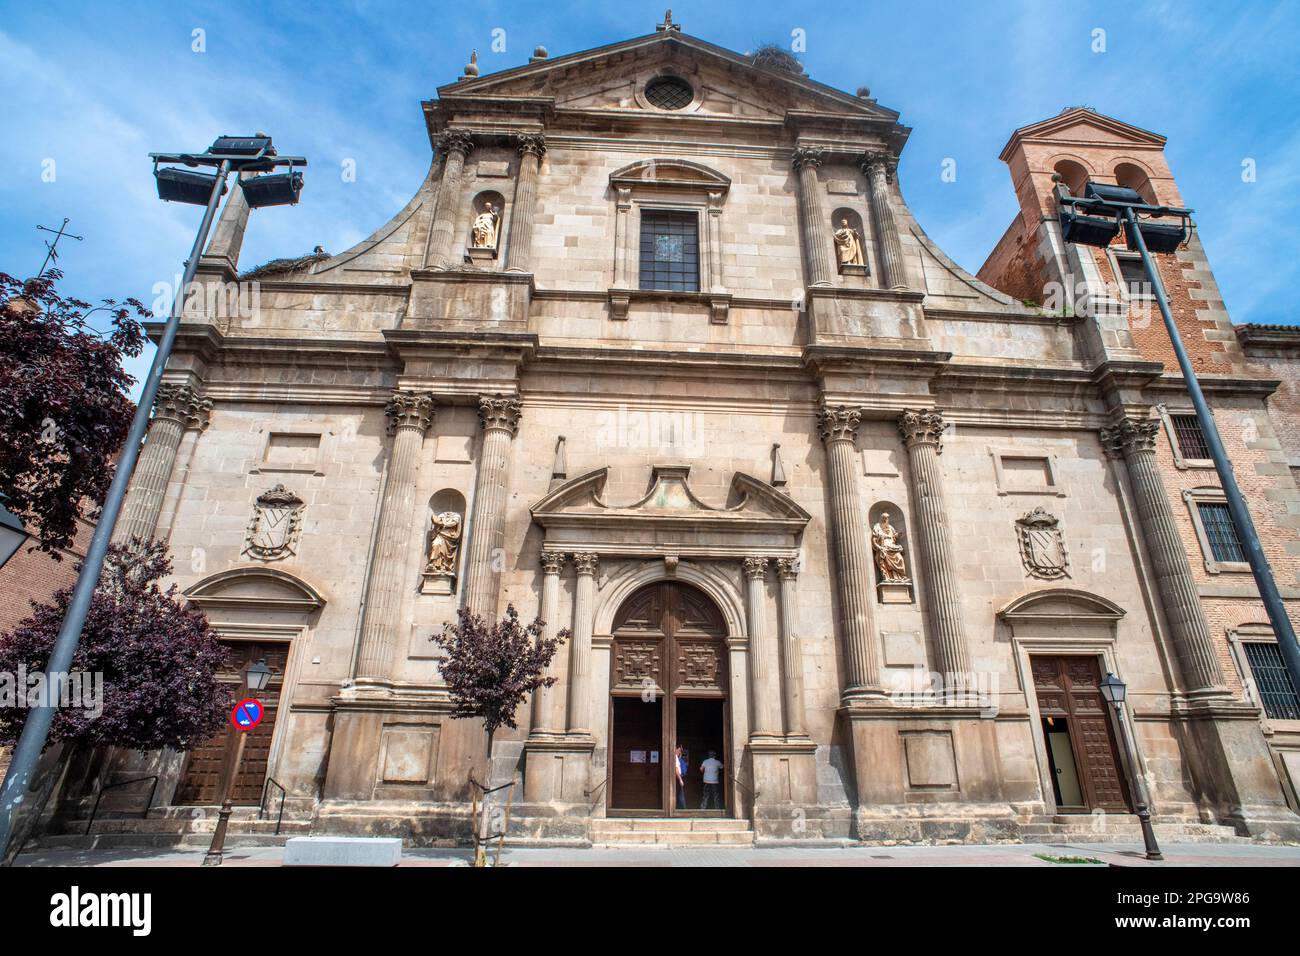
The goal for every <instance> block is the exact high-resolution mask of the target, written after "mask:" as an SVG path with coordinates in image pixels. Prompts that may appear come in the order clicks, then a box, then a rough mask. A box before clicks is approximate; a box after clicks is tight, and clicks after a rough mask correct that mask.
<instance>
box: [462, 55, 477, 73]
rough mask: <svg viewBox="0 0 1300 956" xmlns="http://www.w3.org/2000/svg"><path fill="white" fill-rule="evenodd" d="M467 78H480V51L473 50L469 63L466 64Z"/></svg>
mask: <svg viewBox="0 0 1300 956" xmlns="http://www.w3.org/2000/svg"><path fill="white" fill-rule="evenodd" d="M465 75H466V76H478V50H471V51H470V53H469V62H468V63H466V64H465Z"/></svg>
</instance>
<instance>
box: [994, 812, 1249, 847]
mask: <svg viewBox="0 0 1300 956" xmlns="http://www.w3.org/2000/svg"><path fill="white" fill-rule="evenodd" d="M1152 828H1153V829H1154V830H1155V834H1156V839H1157V840H1168V841H1169V842H1171V843H1250V842H1251V840H1250V838H1249V837H1243V836H1239V835H1238V834H1237V831H1236V830H1234V829H1233V828H1232V827H1230V826H1221V825H1219V824H1214V823H1193V822H1181V821H1169V822H1162V823H1153V824H1152ZM1020 839H1021V840H1022V841H1024V842H1025V843H1134V842H1136V843H1141V842H1142V825H1141V824H1140V823H1139V822H1138V818H1137V817H1136V816H1134V815H1133V814H1128V813H1108V814H1105V815H1104V816H1100V815H1099V816H1093V815H1092V814H1080V815H1079V816H1072V815H1056V816H1035V817H1031V818H1030V819H1029V821H1028V822H1026V823H1022V824H1020Z"/></svg>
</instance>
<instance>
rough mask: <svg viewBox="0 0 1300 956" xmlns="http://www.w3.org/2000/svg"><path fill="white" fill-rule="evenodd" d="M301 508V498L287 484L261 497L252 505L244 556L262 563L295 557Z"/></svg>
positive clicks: (300, 521)
mask: <svg viewBox="0 0 1300 956" xmlns="http://www.w3.org/2000/svg"><path fill="white" fill-rule="evenodd" d="M302 509H303V501H302V499H301V498H299V497H298V496H297V495H295V494H294V493H293V492H292V491H289V490H287V489H286V488H285V487H284V485H276V486H275V487H274V488H272V489H271V490H270V491H267V492H264V493H263V494H261V495H259V496H258V499H257V501H256V502H255V503H254V505H253V520H252V521H250V522H249V524H248V535H247V537H246V539H245V544H244V553H245V554H247V555H249V556H250V557H254V558H259V559H261V560H263V561H278V560H279V559H281V558H287V557H289V555H291V554H296V553H297V552H296V550H295V549H296V548H297V545H298V532H299V531H300V530H301V527H302Z"/></svg>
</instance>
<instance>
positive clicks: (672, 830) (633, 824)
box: [591, 817, 754, 849]
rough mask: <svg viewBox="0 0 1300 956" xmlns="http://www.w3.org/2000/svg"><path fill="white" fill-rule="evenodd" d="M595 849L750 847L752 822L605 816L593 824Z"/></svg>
mask: <svg viewBox="0 0 1300 956" xmlns="http://www.w3.org/2000/svg"><path fill="white" fill-rule="evenodd" d="M591 845H592V846H593V847H601V846H607V847H636V848H638V849H644V848H646V847H649V846H657V847H663V848H664V849H667V848H669V847H674V848H683V847H709V848H712V849H717V848H719V847H748V846H753V845H754V831H753V830H751V829H750V827H749V821H748V820H729V819H723V818H720V817H601V818H597V819H594V820H592V821H591Z"/></svg>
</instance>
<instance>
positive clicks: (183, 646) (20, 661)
mask: <svg viewBox="0 0 1300 956" xmlns="http://www.w3.org/2000/svg"><path fill="white" fill-rule="evenodd" d="M170 572H171V561H170V559H169V558H168V556H167V550H166V546H165V545H164V544H163V543H162V542H159V541H149V542H141V541H139V540H138V539H137V540H136V541H134V542H133V545H132V546H130V547H128V546H124V545H113V546H112V547H111V548H110V549H109V553H108V559H107V561H106V562H105V565H104V573H103V575H102V576H101V578H100V581H99V587H98V588H97V589H96V591H95V595H94V597H93V598H92V600H91V604H90V613H89V614H88V615H87V617H86V624H85V628H84V629H83V631H82V634H81V644H80V645H79V646H78V648H77V653H76V655H75V656H74V657H73V662H72V670H73V671H80V672H82V673H86V674H93V673H95V672H100V673H102V674H103V675H104V685H103V712H102V714H100V715H99V716H98V717H97V718H96V717H94V716H93V715H92V713H91V712H90V711H89V710H87V709H83V708H73V707H61V708H59V710H58V711H57V712H56V714H55V717H54V724H53V727H52V728H51V732H50V738H51V740H63V741H76V742H77V743H81V744H90V745H113V746H118V747H130V748H134V749H137V750H156V749H158V748H161V747H176V748H178V749H185V748H189V747H191V746H193V745H194V744H196V743H198V742H199V741H201V740H203V739H204V738H206V737H209V736H211V735H212V734H213V733H215V732H216V731H217V730H219V729H220V728H221V726H222V724H223V722H224V721H225V716H226V713H227V711H228V710H229V709H230V707H231V706H233V701H232V700H231V699H230V694H229V693H228V692H227V691H226V689H225V688H224V687H223V686H222V685H221V684H220V683H219V682H218V681H217V679H216V672H217V668H218V667H220V666H221V663H222V661H223V660H224V658H225V649H224V648H222V646H221V645H220V644H219V643H218V641H217V638H216V635H215V633H214V632H213V631H212V629H211V627H210V626H209V625H208V621H207V618H206V617H205V616H204V615H203V613H202V612H201V611H199V610H197V609H196V608H192V607H183V606H182V605H181V604H180V603H179V602H178V601H177V600H176V585H174V584H173V585H172V586H171V587H170V588H168V589H167V590H165V591H164V590H163V589H162V588H161V587H159V584H158V581H159V580H160V579H161V578H163V577H164V576H166V575H167V574H169V573H170ZM71 594H72V591H71V589H70V588H69V589H66V590H63V591H59V592H58V593H57V594H55V595H54V597H53V598H52V599H51V601H50V603H48V604H42V605H37V604H34V603H33V613H32V616H31V617H29V618H28V619H27V620H25V621H23V622H22V623H21V624H19V625H18V626H17V627H16V628H15V629H14V630H13V631H12V632H11V633H9V634H7V635H0V671H8V672H9V673H14V674H16V673H17V672H18V670H19V668H20V667H24V668H25V669H26V671H27V673H28V674H32V673H36V672H38V671H43V670H44V669H45V667H46V665H47V663H48V661H49V658H50V652H51V651H52V650H53V647H54V640H55V638H56V637H57V636H58V633H59V626H60V625H61V624H62V623H63V618H64V615H65V613H66V612H67V608H68V602H69V600H70V598H71ZM27 713H28V711H27V710H26V709H23V708H17V707H6V708H0V743H11V742H13V741H14V740H16V739H17V738H18V735H19V734H20V733H21V732H22V727H23V723H24V721H25V720H26V717H27Z"/></svg>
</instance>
